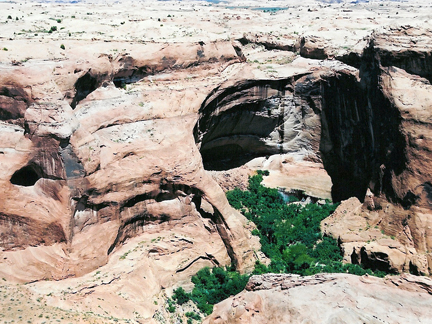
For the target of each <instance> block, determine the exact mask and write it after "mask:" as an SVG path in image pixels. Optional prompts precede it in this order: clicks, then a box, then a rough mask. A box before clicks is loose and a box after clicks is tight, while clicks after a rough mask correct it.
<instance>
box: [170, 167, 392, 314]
mask: <svg viewBox="0 0 432 324" xmlns="http://www.w3.org/2000/svg"><path fill="white" fill-rule="evenodd" d="M265 175H268V171H258V172H257V175H255V176H252V177H251V178H250V179H249V186H248V190H246V191H242V190H240V189H234V190H232V191H228V192H227V198H228V201H229V202H230V204H231V205H232V206H233V207H234V208H236V209H238V210H240V211H241V212H242V213H243V215H245V216H246V217H247V218H248V219H249V220H250V221H252V222H254V223H255V224H256V226H257V229H256V230H254V231H253V232H252V234H254V235H258V236H259V237H260V240H261V246H262V251H263V252H264V253H265V254H266V256H267V257H269V258H270V260H271V263H270V265H269V266H266V265H264V264H261V263H259V262H257V263H256V265H255V270H254V272H253V273H254V274H263V273H296V274H300V275H312V274H316V273H323V272H330V273H337V272H340V273H351V274H356V275H364V274H366V273H368V274H371V275H376V276H384V275H385V273H383V272H380V271H377V272H375V273H373V272H372V271H371V270H369V269H366V270H365V269H363V268H362V267H360V266H359V265H354V264H343V263H342V254H341V251H340V249H339V247H338V244H337V242H336V240H335V239H333V238H331V237H323V236H322V234H321V231H320V222H321V221H322V220H323V219H324V218H326V217H328V216H329V215H330V214H331V213H333V211H334V210H335V209H336V207H337V204H331V203H330V202H328V201H327V202H326V203H325V204H324V205H317V204H307V205H305V206H302V205H299V204H288V205H287V204H286V203H285V202H284V200H283V198H282V197H281V195H280V194H279V192H278V190H277V189H271V188H266V187H264V186H263V185H261V182H262V180H263V176H265ZM248 280H249V276H248V275H240V274H239V273H238V272H236V271H234V269H223V268H213V269H209V268H204V269H201V270H200V271H198V273H197V274H196V275H195V276H193V277H192V282H193V283H194V284H195V287H194V288H193V290H192V292H191V293H187V292H186V291H185V290H184V289H183V288H182V287H180V288H178V289H176V290H174V295H173V300H174V301H175V302H176V303H177V304H179V305H182V304H184V303H186V302H188V301H189V300H192V301H193V302H194V303H195V304H196V305H197V307H198V308H199V310H200V311H201V312H203V313H205V314H207V315H209V314H211V313H212V311H213V305H214V304H217V303H219V302H220V301H222V300H224V299H226V298H228V297H230V296H231V295H235V294H237V293H239V292H240V291H242V290H243V289H244V287H245V286H246V283H247V281H248ZM168 303H169V308H170V310H169V311H170V312H174V311H175V307H174V305H173V301H172V300H168ZM188 317H189V319H190V320H191V321H192V317H190V316H188Z"/></svg>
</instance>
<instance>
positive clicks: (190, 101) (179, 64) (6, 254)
mask: <svg viewBox="0 0 432 324" xmlns="http://www.w3.org/2000/svg"><path fill="white" fill-rule="evenodd" d="M0 5H1V8H2V12H6V13H7V14H8V15H9V14H11V15H13V17H15V19H7V22H5V23H3V24H2V27H3V29H2V35H1V37H2V38H1V39H2V47H3V46H4V48H3V49H2V50H1V51H0V61H1V63H0V120H1V121H0V192H2V196H1V200H0V248H1V251H0V277H2V278H3V277H4V278H5V280H7V281H12V282H30V281H40V280H43V279H56V280H59V281H58V284H56V286H55V289H54V288H53V286H52V285H51V284H50V283H49V282H36V283H33V284H32V285H31V286H29V289H32V290H33V291H34V292H35V294H42V295H44V296H46V301H47V303H49V305H50V306H53V307H54V306H56V305H60V306H61V307H64V308H68V309H69V308H70V309H76V310H79V311H80V312H82V311H87V310H88V309H87V308H89V309H91V310H92V312H94V314H97V316H105V315H106V314H112V315H114V316H115V317H116V318H132V317H134V316H136V317H137V318H136V321H137V322H138V321H144V320H145V321H149V322H155V321H157V319H156V317H158V316H159V315H157V314H159V313H158V312H159V311H161V312H163V310H160V308H163V307H162V306H161V305H160V306H157V305H156V304H157V301H159V302H161V301H163V300H164V298H165V297H166V295H165V290H168V291H169V290H170V289H172V288H173V287H174V286H176V285H177V284H182V283H186V284H187V283H188V280H189V278H190V276H191V275H192V274H193V273H195V272H196V271H197V270H198V269H199V268H201V267H203V266H206V265H208V266H215V265H228V264H230V263H232V264H234V265H235V266H237V268H238V269H239V270H241V271H248V270H251V269H252V267H253V264H254V262H255V260H256V258H257V257H258V258H259V257H260V254H259V253H256V252H257V251H258V250H259V242H257V238H256V237H254V236H251V235H250V234H249V227H248V225H247V223H246V222H245V219H244V217H243V216H241V215H240V214H239V213H237V212H236V211H234V210H233V209H232V208H231V207H230V206H229V205H228V202H227V200H226V198H225V195H224V190H228V189H232V188H233V187H234V186H240V187H243V188H245V187H246V185H247V184H246V182H247V176H248V175H250V174H252V173H253V171H254V170H256V169H269V170H271V175H270V176H269V177H268V178H267V179H266V181H267V182H266V185H269V186H277V187H282V188H286V189H287V190H289V189H295V190H303V191H305V193H306V194H308V195H311V196H314V197H317V198H330V197H332V198H333V200H334V201H341V200H344V199H348V198H351V197H356V198H351V199H350V200H348V201H346V202H344V203H343V204H342V205H341V207H340V208H339V209H338V211H337V213H336V214H335V215H334V216H332V218H330V219H328V220H325V221H324V223H323V229H324V231H325V233H327V234H329V235H332V236H335V237H336V238H338V239H339V240H340V242H341V248H342V249H343V251H344V254H345V261H346V262H353V263H361V264H363V265H364V266H366V267H370V268H374V269H379V270H385V271H390V272H400V271H410V272H412V273H420V272H423V273H425V274H428V273H430V272H431V271H430V269H431V264H432V261H431V257H430V251H431V244H432V243H431V242H430V241H431V239H430V237H431V235H430V228H429V227H430V226H429V225H430V224H429V223H430V215H431V212H430V210H431V208H430V200H431V198H430V192H431V186H432V185H431V183H430V181H431V180H430V178H431V174H430V170H431V167H430V163H429V161H431V160H432V159H431V157H430V149H429V147H430V143H429V142H430V134H429V133H430V132H429V128H430V125H429V123H430V108H431V101H430V92H431V85H430V81H431V71H432V69H431V51H432V49H431V45H430V39H431V37H432V32H431V30H430V29H428V27H427V26H428V21H430V17H429V16H430V14H428V12H430V10H429V11H428V9H427V8H429V7H427V6H425V10H424V12H422V13H421V14H419V13H417V12H415V11H413V10H411V9H412V8H411V9H410V7H409V6H408V7H406V6H407V5H406V4H402V3H401V4H398V5H399V6H400V7H399V8H400V9H397V10H398V11H400V14H399V13H398V12H395V11H394V10H393V9H394V8H393V7H392V6H390V5H389V6H387V5H386V6H379V5H377V4H374V3H370V4H369V3H365V4H346V3H341V4H331V5H328V6H327V5H325V6H324V5H322V4H318V3H314V4H313V5H311V6H310V7H308V8H307V10H306V7H303V4H300V5H298V7H296V8H286V9H284V10H281V11H280V12H279V11H277V13H268V12H264V11H262V8H261V9H259V8H258V9H259V10H249V9H245V8H243V7H242V8H229V7H226V6H225V4H224V5H217V4H214V7H213V6H206V5H203V4H195V3H192V4H191V3H186V2H184V3H183V2H182V3H171V2H165V1H164V2H163V3H162V2H161V3H156V4H155V3H154V2H152V5H153V6H155V7H154V8H155V11H152V10H147V9H148V8H147V7H145V5H142V4H135V3H134V4H132V5H131V6H130V7H127V9H126V8H125V7H124V6H122V5H120V4H110V5H108V6H100V5H98V6H96V5H95V6H92V9H91V10H87V9H88V7H86V6H88V4H86V3H80V4H74V5H76V7H73V6H72V7H71V5H69V4H68V5H66V4H62V5H58V6H57V5H56V6H54V5H53V6H51V7H48V6H47V5H45V4H35V3H20V4H19V5H18V4H16V5H15V4H12V3H1V4H0ZM143 6H144V7H143ZM392 8H393V9H392ZM404 8H407V9H406V10H404ZM26 10H27V11H29V12H31V13H29V14H28V15H27V16H24V15H23V11H26ZM71 10H72V11H74V12H73V15H72V14H71ZM200 11H201V12H200ZM422 11H423V10H422ZM47 12H50V13H52V15H51V16H50V17H48V16H47V15H46V14H47ZM202 12H204V13H205V15H204V16H201V14H202ZM120 13H122V14H120ZM156 14H158V15H159V16H160V17H156ZM327 14H328V15H329V16H328V18H326V23H325V24H322V23H321V19H320V17H324V16H326V15H327ZM122 15H123V16H122ZM428 15H429V16H428ZM174 16H175V17H174ZM11 17H12V16H11ZM46 17H48V18H46ZM53 17H56V18H53ZM125 17H127V19H126V18H125ZM287 17H289V18H287ZM75 19H76V20H75ZM305 19H308V20H309V21H310V24H309V25H305V24H304V21H305ZM393 19H394V20H393ZM413 19H415V21H416V22H418V23H416V24H418V25H421V26H417V27H416V26H411V25H408V24H405V22H406V21H409V22H410V23H412V21H413ZM59 20H60V22H59ZM395 22H397V25H398V26H399V27H383V26H386V25H388V24H390V23H391V24H392V25H395ZM52 24H58V27H59V28H58V30H57V32H47V31H48V30H49V29H50V27H51V25H52ZM177 24H180V25H181V26H185V27H184V28H183V29H181V31H180V30H179V28H178V25H177ZM56 26H57V25H56ZM60 26H61V27H60ZM96 26H97V27H96ZM274 29H278V30H279V31H278V32H275V31H274ZM83 30H85V31H83ZM3 44H4V45H3ZM366 193H367V194H366ZM365 195H366V198H365ZM362 204H363V205H362ZM98 271H99V272H98ZM99 274H100V275H99ZM326 278H327V277H326ZM336 278H345V277H338V276H336ZM129 279H130V281H129ZM327 279H328V278H327ZM327 279H325V281H324V282H323V283H322V284H325V283H326V282H327ZM341 280H345V279H341ZM349 280H351V279H349ZM404 280H405V279H404ZM142 287H145V289H142ZM122 289H123V290H122ZM119 291H120V293H121V294H120V295H118V292H119ZM64 295H68V298H67V299H65V298H63V297H62V296H64ZM48 297H49V298H48ZM44 298H45V297H44ZM254 298H255V297H254ZM102 299H106V302H104V303H103V305H99V306H101V307H97V304H98V303H102V302H99V301H100V300H102ZM84 300H85V301H86V303H87V305H85V306H83V305H81V303H82V302H83V301H84ZM155 301H156V303H155ZM116 304H123V305H125V306H124V309H121V310H120V309H117V308H116V307H114V305H116ZM136 304H139V305H140V306H139V307H138V308H136V306H135V305H136ZM102 306H103V307H102ZM86 307H87V308H86ZM103 308H104V309H103ZM135 312H137V313H139V314H140V317H139V318H138V316H137V315H136V313H135ZM344 314H345V313H344ZM356 314H357V313H356ZM166 315H167V314H165V315H164V316H165V317H166ZM168 315H169V314H168ZM168 315H167V316H168ZM161 316H162V315H161ZM164 316H162V317H161V318H163V317H164ZM292 316H294V315H292ZM338 316H339V315H338ZM341 316H342V315H341ZM354 316H357V315H354ZM134 318H135V317H134ZM337 319H339V317H338V318H337ZM368 319H369V318H368ZM372 320H373V319H371V321H372Z"/></svg>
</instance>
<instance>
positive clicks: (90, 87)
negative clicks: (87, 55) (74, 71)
mask: <svg viewBox="0 0 432 324" xmlns="http://www.w3.org/2000/svg"><path fill="white" fill-rule="evenodd" d="M98 86H99V82H98V80H97V78H96V77H95V76H93V75H91V74H90V71H89V72H87V73H86V74H84V75H83V76H82V77H80V78H79V79H78V80H77V81H76V82H75V90H76V93H75V97H74V98H73V100H72V103H71V107H72V109H75V108H76V106H77V104H78V103H79V102H80V101H81V100H83V99H85V98H86V97H87V96H88V95H89V94H90V93H92V92H93V91H95V90H96V89H97V88H98Z"/></svg>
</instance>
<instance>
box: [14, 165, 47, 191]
mask: <svg viewBox="0 0 432 324" xmlns="http://www.w3.org/2000/svg"><path fill="white" fill-rule="evenodd" d="M40 178H42V170H40V167H38V166H37V165H33V164H30V165H27V166H25V167H23V168H21V169H19V170H18V171H16V172H15V173H14V174H13V175H12V178H11V179H10V182H11V183H12V184H14V185H17V186H23V187H31V186H34V185H35V183H36V182H37V181H38V180H39V179H40Z"/></svg>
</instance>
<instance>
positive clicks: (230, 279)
mask: <svg viewBox="0 0 432 324" xmlns="http://www.w3.org/2000/svg"><path fill="white" fill-rule="evenodd" d="M248 280H249V276H248V275H241V274H240V273H238V272H236V271H234V270H231V269H223V268H213V269H210V268H208V267H206V268H203V269H201V270H200V271H198V273H197V274H196V275H195V276H193V277H192V282H193V283H194V284H195V287H194V289H193V290H192V292H191V293H187V292H185V290H184V289H183V288H182V287H180V288H178V289H176V290H174V295H173V300H175V301H176V302H177V304H179V305H183V304H184V303H186V302H188V301H189V300H192V301H193V302H194V303H195V304H196V305H197V307H198V309H199V310H200V311H201V312H203V313H205V314H207V315H210V314H211V313H212V312H213V305H214V304H217V303H219V302H220V301H222V300H224V299H226V298H228V297H230V296H231V295H236V294H238V293H239V292H241V291H242V290H243V289H244V287H245V286H246V283H247V282H248ZM186 316H187V314H186ZM188 317H190V316H188Z"/></svg>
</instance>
